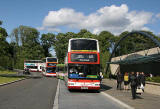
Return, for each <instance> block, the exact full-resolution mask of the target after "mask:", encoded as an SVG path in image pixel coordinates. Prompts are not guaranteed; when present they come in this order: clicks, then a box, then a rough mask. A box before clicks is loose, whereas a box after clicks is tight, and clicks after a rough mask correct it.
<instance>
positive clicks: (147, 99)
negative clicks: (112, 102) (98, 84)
mask: <svg viewBox="0 0 160 109" xmlns="http://www.w3.org/2000/svg"><path fill="white" fill-rule="evenodd" d="M116 85H117V83H116V81H115V80H109V79H103V81H102V87H103V89H102V92H105V93H107V94H109V95H111V96H112V97H114V98H116V99H118V100H120V101H122V102H124V103H126V104H128V105H130V106H132V107H134V108H135V109H159V107H160V96H159V95H154V94H150V93H146V92H144V93H142V94H141V95H137V99H135V100H133V99H132V96H131V90H129V91H124V90H116ZM122 87H123V85H122ZM152 90H154V89H152Z"/></svg>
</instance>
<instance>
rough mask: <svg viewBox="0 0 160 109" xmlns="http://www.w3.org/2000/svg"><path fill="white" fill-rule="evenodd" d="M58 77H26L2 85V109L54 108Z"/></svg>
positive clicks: (0, 92) (0, 104)
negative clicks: (22, 79)
mask: <svg viewBox="0 0 160 109" xmlns="http://www.w3.org/2000/svg"><path fill="white" fill-rule="evenodd" d="M56 87H57V79H56V78H46V77H43V78H35V79H26V80H24V81H20V82H16V83H13V84H10V85H6V86H1V87H0V109H52V106H53V102H54V97H55V93H56Z"/></svg>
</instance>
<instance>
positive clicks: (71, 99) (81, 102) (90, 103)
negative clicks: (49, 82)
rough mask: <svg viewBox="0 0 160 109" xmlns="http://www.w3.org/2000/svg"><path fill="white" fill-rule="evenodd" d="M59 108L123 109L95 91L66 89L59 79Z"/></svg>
mask: <svg viewBox="0 0 160 109" xmlns="http://www.w3.org/2000/svg"><path fill="white" fill-rule="evenodd" d="M59 87H60V89H59V100H58V101H59V106H58V107H59V109H124V107H122V106H121V105H119V104H115V103H114V101H113V100H111V99H110V98H107V97H106V96H104V95H103V94H101V93H97V92H95V91H76V90H74V91H71V92H70V91H68V89H67V87H66V86H65V84H64V81H62V80H61V81H60V86H59Z"/></svg>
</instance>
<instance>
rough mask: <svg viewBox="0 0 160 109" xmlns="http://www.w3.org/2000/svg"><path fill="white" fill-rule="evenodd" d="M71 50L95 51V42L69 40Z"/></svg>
mask: <svg viewBox="0 0 160 109" xmlns="http://www.w3.org/2000/svg"><path fill="white" fill-rule="evenodd" d="M71 50H97V41H96V40H86V39H78V40H71Z"/></svg>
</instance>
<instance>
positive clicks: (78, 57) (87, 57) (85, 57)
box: [71, 54, 97, 62]
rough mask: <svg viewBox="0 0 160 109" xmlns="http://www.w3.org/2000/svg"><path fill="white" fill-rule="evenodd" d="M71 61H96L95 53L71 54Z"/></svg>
mask: <svg viewBox="0 0 160 109" xmlns="http://www.w3.org/2000/svg"><path fill="white" fill-rule="evenodd" d="M71 61H72V62H97V54H71Z"/></svg>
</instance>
